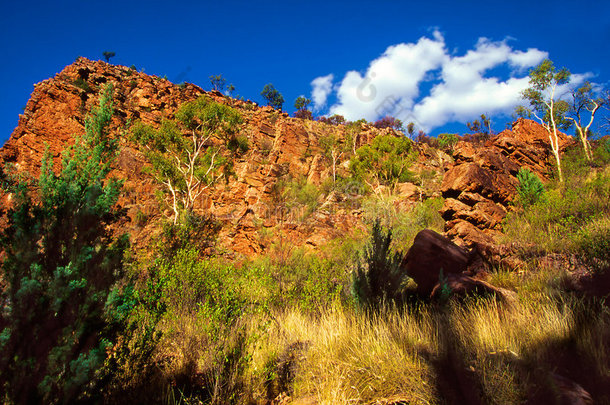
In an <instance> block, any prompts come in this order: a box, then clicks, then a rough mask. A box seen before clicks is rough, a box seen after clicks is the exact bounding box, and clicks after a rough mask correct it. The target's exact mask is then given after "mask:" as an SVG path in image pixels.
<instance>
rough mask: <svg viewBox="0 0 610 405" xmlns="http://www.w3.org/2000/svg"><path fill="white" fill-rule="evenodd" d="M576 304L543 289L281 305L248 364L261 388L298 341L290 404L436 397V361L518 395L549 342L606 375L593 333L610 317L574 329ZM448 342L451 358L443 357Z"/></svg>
mask: <svg viewBox="0 0 610 405" xmlns="http://www.w3.org/2000/svg"><path fill="white" fill-rule="evenodd" d="M583 312H584V313H587V312H591V311H589V309H587V306H586V304H583V303H581V302H580V301H577V300H571V299H566V300H565V302H561V300H559V301H558V300H557V298H556V297H554V296H551V295H545V294H544V292H538V293H537V294H533V293H532V294H531V295H529V296H528V298H527V299H525V300H521V301H520V302H519V303H518V304H516V305H514V306H512V307H510V308H508V307H506V306H503V305H502V304H500V303H497V302H495V301H487V300H483V301H481V300H472V301H468V302H466V303H457V302H455V303H451V304H449V305H448V306H447V307H445V308H435V307H429V308H427V309H423V310H421V311H419V312H417V313H416V314H411V313H405V312H404V311H398V310H396V309H384V310H382V311H380V312H379V313H378V314H376V315H371V316H367V315H365V314H364V313H362V312H360V311H357V310H355V309H353V308H344V307H340V306H338V305H337V306H335V307H334V308H331V309H328V310H324V311H323V312H322V313H321V314H319V315H317V316H313V315H305V314H303V313H302V312H301V311H299V310H298V309H296V308H289V309H286V310H285V311H283V312H279V313H277V314H275V317H274V318H275V320H274V321H273V322H272V323H270V324H269V330H268V331H267V333H266V334H265V335H264V337H263V339H261V340H260V341H259V344H258V346H257V347H256V349H255V350H254V352H253V362H252V365H251V367H252V370H250V371H251V373H252V375H258V376H259V377H258V382H257V384H258V386H257V387H256V388H255V389H254V391H255V392H259V393H260V395H259V397H262V396H264V393H263V388H262V387H263V385H264V384H263V383H262V382H261V381H262V379H261V377H260V376H262V375H263V374H264V373H262V370H264V369H265V367H267V368H268V366H269V359H270V358H274V356H275V358H277V355H278V354H279V353H281V352H282V351H284V350H285V349H286V348H287V347H289V346H290V345H292V344H294V343H296V342H302V343H303V344H304V345H303V346H302V347H303V349H302V353H300V354H299V355H298V356H297V359H298V366H297V368H296V376H295V379H294V381H293V382H292V390H293V391H292V392H291V393H290V396H291V398H292V399H293V400H294V401H295V403H298V401H299V400H307V401H313V403H317V404H368V403H384V401H386V400H388V399H390V398H391V399H393V400H398V399H401V400H404V401H407V402H409V403H417V404H433V403H442V398H443V396H444V393H443V392H441V388H439V387H440V386H439V385H438V383H439V381H438V379H439V378H441V377H439V374H438V373H439V369H438V368H435V367H439V364H441V367H453V368H454V369H455V370H457V371H458V372H459V370H461V369H463V368H468V369H469V370H471V371H472V372H473V373H472V374H473V375H474V376H475V377H474V381H473V382H472V383H473V386H476V389H477V390H478V392H479V393H480V395H481V396H482V398H483V399H484V401H486V402H489V403H498V404H513V403H519V402H521V401H523V400H525V399H526V398H527V395H528V393H529V392H530V391H531V388H532V386H533V384H535V382H534V380H533V378H537V377H536V376H533V377H532V375H530V374H528V373H529V372H530V371H531V370H533V369H536V368H538V369H540V370H544V372H551V371H553V370H554V369H555V363H554V358H553V356H554V353H555V351H556V350H572V348H574V347H576V352H577V353H580V355H582V356H583V358H587V359H591V360H590V363H591V367H593V368H595V369H596V370H597V373H599V375H604V373H606V374H605V375H610V374H608V373H609V371H608V364H610V362H609V360H610V356H609V354H610V353H608V349H607V348H606V345H605V344H604V340H603V339H602V338H601V337H602V336H604V333H603V330H604V329H605V330H608V327H609V323H608V319H607V317H605V318H604V319H599V320H595V321H592V322H593V323H591V324H590V325H589V326H587V327H585V328H584V329H583V330H582V331H580V332H578V333H577V332H576V330H577V329H578V328H577V326H576V320H575V318H576V317H577V316H582V313H583ZM449 350H451V351H453V353H452V357H451V358H452V360H450V361H453V362H454V364H447V363H443V361H444V360H443V359H445V360H446V358H447V357H446V356H447V351H449ZM587 364H588V363H587ZM267 375H269V374H267ZM255 380H256V379H253V380H252V382H253V383H255Z"/></svg>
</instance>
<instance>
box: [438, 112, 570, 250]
mask: <svg viewBox="0 0 610 405" xmlns="http://www.w3.org/2000/svg"><path fill="white" fill-rule="evenodd" d="M571 142H572V140H571V139H570V138H569V137H568V136H567V135H565V134H563V133H560V134H559V144H560V148H561V149H562V150H563V149H565V148H566V147H567V146H568V145H569V144H570V143H571ZM453 158H454V159H455V164H454V166H453V167H451V168H450V169H449V170H448V171H447V172H446V173H445V175H444V178H443V183H442V186H441V191H442V194H443V197H445V204H444V206H443V208H442V210H441V214H442V216H443V218H444V219H445V220H446V221H447V224H446V234H447V236H448V237H450V238H451V239H453V240H454V241H455V242H456V243H458V244H460V245H462V246H467V247H472V246H473V245H475V244H478V245H483V246H485V245H492V244H494V243H495V242H496V238H497V236H499V235H500V234H501V229H502V227H501V224H502V220H503V219H504V218H505V217H506V213H507V210H508V209H509V206H510V204H511V203H512V202H513V201H514V198H515V196H516V194H517V187H518V185H519V182H518V181H517V178H516V175H517V172H518V171H519V169H520V168H521V167H525V168H528V169H530V170H531V171H532V172H534V173H535V174H536V175H537V176H538V177H540V179H541V180H543V181H545V180H546V177H547V176H548V174H549V173H550V170H551V167H552V166H551V165H550V162H551V159H552V152H551V148H550V141H549V137H548V133H547V132H546V130H545V129H544V128H543V127H542V126H540V125H539V124H537V123H535V122H533V121H530V120H524V119H519V120H518V121H516V122H515V123H514V124H513V126H512V129H510V130H505V131H502V132H501V133H500V134H498V135H496V136H495V137H493V138H491V139H490V140H489V141H487V142H486V143H485V144H484V145H480V146H477V145H474V144H472V143H469V142H459V143H458V144H457V145H456V147H455V148H454V151H453Z"/></svg>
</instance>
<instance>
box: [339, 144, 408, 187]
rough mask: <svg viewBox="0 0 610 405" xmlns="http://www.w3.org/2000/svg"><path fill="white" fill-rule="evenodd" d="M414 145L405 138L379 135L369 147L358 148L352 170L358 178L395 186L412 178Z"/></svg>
mask: <svg viewBox="0 0 610 405" xmlns="http://www.w3.org/2000/svg"><path fill="white" fill-rule="evenodd" d="M412 152H413V144H412V142H411V141H410V140H409V139H408V138H405V137H397V136H393V135H379V136H377V137H375V139H373V141H372V142H371V143H370V144H369V145H364V146H361V147H360V148H358V150H357V151H356V156H355V157H354V158H353V159H352V160H351V163H350V170H351V172H352V174H353V175H354V176H355V177H356V178H360V179H369V180H373V181H375V182H377V183H378V184H385V185H393V184H394V183H396V182H405V181H408V180H409V179H411V178H412V176H413V175H412V173H411V172H410V171H409V166H410V165H411V162H412V161H413V153H412Z"/></svg>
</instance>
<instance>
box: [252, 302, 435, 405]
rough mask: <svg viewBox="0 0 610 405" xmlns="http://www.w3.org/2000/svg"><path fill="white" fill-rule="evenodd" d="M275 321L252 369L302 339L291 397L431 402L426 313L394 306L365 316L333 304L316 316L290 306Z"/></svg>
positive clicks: (430, 342) (343, 401)
mask: <svg viewBox="0 0 610 405" xmlns="http://www.w3.org/2000/svg"><path fill="white" fill-rule="evenodd" d="M276 320H277V322H275V323H273V324H272V326H273V330H272V331H270V333H269V334H268V335H267V340H266V342H265V344H264V345H263V346H262V347H261V348H260V349H259V350H258V351H257V352H255V354H254V367H255V368H258V369H260V368H261V367H263V364H264V362H265V355H268V354H269V353H272V352H273V350H272V349H271V348H272V347H275V348H276V352H277V351H281V349H278V348H281V347H286V345H288V344H291V343H294V342H303V343H304V344H305V352H304V355H303V358H302V361H301V363H300V364H299V366H298V372H297V375H296V379H295V381H294V397H295V398H312V399H314V400H315V402H316V403H320V404H348V403H349V404H354V403H369V402H374V401H376V400H380V399H383V398H388V397H395V398H398V397H400V398H402V399H405V400H409V401H410V402H412V403H421V404H426V403H433V402H434V398H435V390H434V385H433V383H432V381H431V378H432V374H431V370H430V367H429V365H428V364H426V362H425V361H423V359H422V357H421V356H419V354H418V352H419V350H429V348H431V347H434V346H435V339H434V334H433V331H434V328H433V327H431V325H430V324H428V322H429V321H430V318H429V317H423V320H416V319H415V317H414V316H409V315H400V313H399V312H398V311H395V310H388V311H384V312H383V313H382V315H376V316H371V317H367V316H365V315H364V314H363V313H361V312H358V311H354V310H351V309H345V308H341V307H340V306H335V307H334V308H332V309H328V310H325V311H323V313H322V314H320V315H318V316H307V315H304V314H303V313H301V312H300V311H298V310H295V309H288V310H286V311H284V312H282V313H279V314H277V317H276ZM431 332H432V334H431Z"/></svg>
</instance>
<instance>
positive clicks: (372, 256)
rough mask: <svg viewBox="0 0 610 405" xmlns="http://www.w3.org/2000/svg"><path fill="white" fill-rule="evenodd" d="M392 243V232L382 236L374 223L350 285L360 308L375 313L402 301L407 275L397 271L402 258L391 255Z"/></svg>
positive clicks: (398, 254)
mask: <svg viewBox="0 0 610 405" xmlns="http://www.w3.org/2000/svg"><path fill="white" fill-rule="evenodd" d="M391 243H392V231H391V230H388V231H387V232H384V231H383V229H382V227H381V223H380V221H376V222H375V223H374V224H373V229H372V232H371V239H370V244H369V245H368V246H367V247H366V248H365V251H364V260H363V261H364V263H362V262H361V261H360V260H358V264H357V268H356V271H355V273H354V276H353V281H352V295H353V296H354V298H355V299H356V302H358V303H359V304H360V305H362V306H363V307H366V308H370V309H374V308H378V307H379V306H380V305H382V304H384V303H390V302H393V301H396V300H399V299H400V298H401V295H402V292H403V288H404V283H405V281H406V279H407V275H406V273H404V272H403V271H402V270H401V268H400V263H401V261H402V254H400V253H398V252H391V251H390V245H391Z"/></svg>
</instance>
